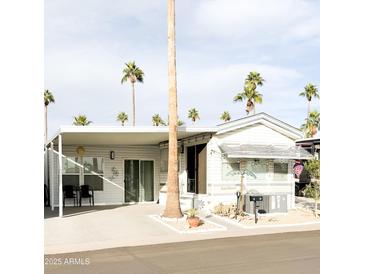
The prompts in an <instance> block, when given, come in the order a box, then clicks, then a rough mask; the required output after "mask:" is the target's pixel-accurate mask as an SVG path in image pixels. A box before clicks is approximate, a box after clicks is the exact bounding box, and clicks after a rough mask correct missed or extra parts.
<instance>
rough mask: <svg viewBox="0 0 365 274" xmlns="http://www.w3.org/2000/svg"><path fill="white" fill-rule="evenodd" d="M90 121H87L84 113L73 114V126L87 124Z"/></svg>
mask: <svg viewBox="0 0 365 274" xmlns="http://www.w3.org/2000/svg"><path fill="white" fill-rule="evenodd" d="M91 123H92V121H88V120H87V117H86V115H82V114H80V115H79V116H74V122H73V125H75V126H88V125H90V124H91Z"/></svg>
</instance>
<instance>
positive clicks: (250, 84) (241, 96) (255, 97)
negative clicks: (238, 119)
mask: <svg viewBox="0 0 365 274" xmlns="http://www.w3.org/2000/svg"><path fill="white" fill-rule="evenodd" d="M264 81H265V80H264V78H262V77H261V75H260V73H259V72H256V71H251V72H250V73H249V74H248V75H247V77H246V79H245V85H244V88H243V92H240V93H238V94H237V95H236V96H235V97H234V98H233V101H234V102H243V101H244V100H246V115H249V114H250V112H251V111H253V113H254V114H255V112H256V108H255V105H256V104H261V103H262V94H261V93H259V92H258V91H257V90H256V88H257V87H258V86H263V84H264Z"/></svg>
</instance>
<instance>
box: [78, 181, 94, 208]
mask: <svg viewBox="0 0 365 274" xmlns="http://www.w3.org/2000/svg"><path fill="white" fill-rule="evenodd" d="M82 198H89V203H90V205H91V201H92V205H93V206H94V189H93V188H92V186H90V185H82V186H81V187H80V203H79V205H80V206H81V202H82Z"/></svg>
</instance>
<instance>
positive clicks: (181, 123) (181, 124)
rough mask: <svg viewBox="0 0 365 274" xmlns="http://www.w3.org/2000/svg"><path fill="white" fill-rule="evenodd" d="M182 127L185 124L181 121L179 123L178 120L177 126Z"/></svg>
mask: <svg viewBox="0 0 365 274" xmlns="http://www.w3.org/2000/svg"><path fill="white" fill-rule="evenodd" d="M183 125H185V123H184V122H183V121H181V120H180V119H178V120H177V126H178V127H182V126H183Z"/></svg>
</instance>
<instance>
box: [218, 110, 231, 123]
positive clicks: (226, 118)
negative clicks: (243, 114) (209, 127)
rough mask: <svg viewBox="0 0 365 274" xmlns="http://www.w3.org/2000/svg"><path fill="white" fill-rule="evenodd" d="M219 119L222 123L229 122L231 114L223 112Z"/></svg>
mask: <svg viewBox="0 0 365 274" xmlns="http://www.w3.org/2000/svg"><path fill="white" fill-rule="evenodd" d="M220 119H221V120H222V121H224V122H228V121H230V120H231V114H229V112H228V111H224V112H223V113H222V115H221V117H220Z"/></svg>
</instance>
